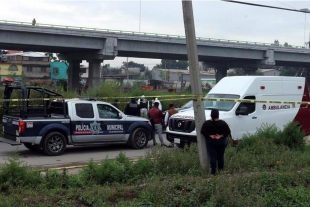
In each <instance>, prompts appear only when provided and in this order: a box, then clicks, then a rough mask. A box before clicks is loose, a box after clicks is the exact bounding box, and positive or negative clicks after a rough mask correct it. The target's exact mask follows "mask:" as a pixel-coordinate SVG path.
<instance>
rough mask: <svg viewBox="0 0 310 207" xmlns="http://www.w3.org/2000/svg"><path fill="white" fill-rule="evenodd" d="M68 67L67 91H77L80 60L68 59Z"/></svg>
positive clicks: (78, 87)
mask: <svg viewBox="0 0 310 207" xmlns="http://www.w3.org/2000/svg"><path fill="white" fill-rule="evenodd" d="M68 62H69V64H70V65H69V68H68V91H75V92H79V90H80V63H81V62H82V60H69V61H68Z"/></svg>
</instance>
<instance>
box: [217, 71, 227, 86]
mask: <svg viewBox="0 0 310 207" xmlns="http://www.w3.org/2000/svg"><path fill="white" fill-rule="evenodd" d="M215 70H216V72H215V79H216V82H217V83H218V82H219V81H220V80H221V79H222V78H224V77H226V76H227V70H228V68H215Z"/></svg>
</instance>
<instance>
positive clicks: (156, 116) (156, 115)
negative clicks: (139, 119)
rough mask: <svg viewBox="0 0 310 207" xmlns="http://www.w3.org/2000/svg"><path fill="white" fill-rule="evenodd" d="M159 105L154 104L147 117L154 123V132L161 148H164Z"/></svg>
mask: <svg viewBox="0 0 310 207" xmlns="http://www.w3.org/2000/svg"><path fill="white" fill-rule="evenodd" d="M158 106H159V103H158V102H154V106H153V107H152V108H151V109H150V111H149V113H148V117H149V118H150V119H152V120H153V123H154V128H155V132H156V133H157V134H158V137H159V140H160V143H161V146H165V143H164V140H163V136H162V131H163V128H162V125H161V120H162V118H163V113H162V111H161V110H159V109H158ZM153 141H154V145H156V140H155V136H154V140H153Z"/></svg>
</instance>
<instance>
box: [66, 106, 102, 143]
mask: <svg viewBox="0 0 310 207" xmlns="http://www.w3.org/2000/svg"><path fill="white" fill-rule="evenodd" d="M71 104H72V105H71V106H72V110H73V113H72V118H71V134H72V140H73V142H75V143H84V142H87V143H91V142H95V140H96V137H97V136H99V133H100V125H99V123H97V122H96V119H95V113H94V108H93V104H92V103H74V102H73V103H71Z"/></svg>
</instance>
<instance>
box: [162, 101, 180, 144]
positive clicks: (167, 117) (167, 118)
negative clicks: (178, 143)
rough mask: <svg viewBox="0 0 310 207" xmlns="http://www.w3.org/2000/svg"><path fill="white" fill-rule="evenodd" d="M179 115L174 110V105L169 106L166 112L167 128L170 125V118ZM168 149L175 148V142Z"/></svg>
mask: <svg viewBox="0 0 310 207" xmlns="http://www.w3.org/2000/svg"><path fill="white" fill-rule="evenodd" d="M176 113H178V110H176V109H175V108H174V105H173V104H169V110H168V111H167V112H166V114H165V126H166V127H168V123H169V119H170V117H171V116H172V115H173V114H176ZM167 147H168V148H172V147H174V143H173V142H170V145H169V146H167Z"/></svg>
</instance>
